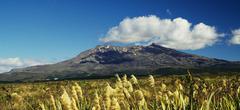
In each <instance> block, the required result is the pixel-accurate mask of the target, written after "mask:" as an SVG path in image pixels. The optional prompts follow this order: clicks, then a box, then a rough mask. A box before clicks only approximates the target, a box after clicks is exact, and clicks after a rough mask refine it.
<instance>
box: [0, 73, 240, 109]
mask: <svg viewBox="0 0 240 110" xmlns="http://www.w3.org/2000/svg"><path fill="white" fill-rule="evenodd" d="M239 84H240V82H239V80H238V79H236V78H235V79H234V78H224V77H223V78H219V79H210V80H209V79H207V78H205V79H204V78H200V77H193V76H192V75H191V73H190V72H188V74H187V75H185V76H180V77H164V78H161V77H155V78H154V76H152V75H149V77H147V78H143V77H141V78H140V79H137V78H136V77H135V76H134V75H131V76H130V78H128V76H127V75H123V76H122V77H120V76H119V75H116V78H115V79H109V80H93V81H80V82H79V81H60V82H47V83H33V84H32V83H26V84H15V85H14V84H4V85H0V88H1V89H0V93H1V94H0V107H1V108H0V110H36V109H38V110H239V108H240V85H239Z"/></svg>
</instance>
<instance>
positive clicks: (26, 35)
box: [0, 0, 240, 70]
mask: <svg viewBox="0 0 240 110" xmlns="http://www.w3.org/2000/svg"><path fill="white" fill-rule="evenodd" d="M239 6H240V1H238V0H235V1H231V0H225V1H224V0H211V1H209V0H201V1H200V0H198V1H190V0H186V1H184V0H183V1H181V2H180V1H179V0H176V1H172V0H161V1H160V0H108V1H107V0H102V1H99V0H1V1H0V44H1V46H0V51H1V54H0V59H2V60H4V59H8V58H19V59H18V60H22V59H24V60H28V59H34V60H35V61H43V62H57V61H62V60H65V59H69V58H72V57H74V56H76V55H77V54H79V53H80V52H82V51H84V50H86V49H89V48H93V47H95V46H96V45H101V44H104V43H103V42H101V41H99V38H102V37H105V35H106V34H107V32H108V31H109V29H110V28H112V27H113V26H117V25H119V23H120V22H121V21H122V20H123V19H124V18H126V17H129V18H133V17H139V16H149V15H154V16H156V17H159V18H161V19H175V18H177V17H181V18H184V19H186V20H188V21H189V22H190V23H192V24H193V25H195V24H198V23H200V22H203V23H205V24H207V25H209V26H214V27H215V28H216V30H217V31H218V32H219V33H224V34H225V36H224V37H222V38H220V41H218V42H216V43H214V44H213V45H212V46H206V47H204V48H201V49H197V50H196V49H195V50H184V51H185V52H189V53H194V54H199V55H203V56H208V57H215V58H221V59H227V60H240V51H239V50H240V45H232V44H229V43H228V40H229V39H231V37H232V35H231V31H233V30H235V29H238V28H240V14H239V10H240V7H239ZM126 45H127V44H126ZM8 60H9V59H8ZM8 60H4V61H5V62H6V61H8ZM15 60H16V59H15ZM2 63H4V62H2ZM0 65H1V61H0ZM5 66H6V65H5ZM0 70H1V68H0Z"/></svg>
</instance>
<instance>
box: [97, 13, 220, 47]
mask: <svg viewBox="0 0 240 110" xmlns="http://www.w3.org/2000/svg"><path fill="white" fill-rule="evenodd" d="M221 36H222V34H220V33H217V31H216V29H215V27H214V26H209V25H206V24H204V23H198V24H196V25H192V23H190V22H189V21H188V20H186V19H184V18H180V17H179V18H175V19H160V18H159V17H157V16H154V15H151V16H141V17H134V18H125V19H124V20H123V21H121V22H120V23H119V25H118V26H115V27H112V28H111V29H110V30H109V31H108V32H107V34H106V36H105V37H103V38H100V41H102V42H119V43H145V44H150V43H156V44H159V45H162V46H164V47H168V48H173V49H178V50H196V49H201V48H204V47H207V46H211V45H213V44H215V43H216V42H217V41H218V40H219V38H220V37H221Z"/></svg>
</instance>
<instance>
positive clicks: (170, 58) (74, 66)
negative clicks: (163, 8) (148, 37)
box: [0, 44, 240, 81]
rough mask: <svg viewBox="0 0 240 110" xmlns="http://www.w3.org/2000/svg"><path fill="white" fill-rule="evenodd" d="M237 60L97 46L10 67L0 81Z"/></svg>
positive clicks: (91, 75) (229, 64)
mask: <svg viewBox="0 0 240 110" xmlns="http://www.w3.org/2000/svg"><path fill="white" fill-rule="evenodd" d="M239 64H240V63H239V62H230V61H226V60H220V59H214V58H207V57H203V56H198V55H193V54H188V53H184V52H181V51H177V50H174V49H170V48H165V47H162V46H159V45H156V44H151V45H149V46H127V47H120V46H110V45H105V46H97V47H96V48H93V49H90V50H87V51H84V52H82V53H80V54H79V55H78V56H76V57H74V58H72V59H69V60H66V61H63V62H59V63H56V64H51V65H41V66H33V67H27V68H22V69H13V70H11V71H10V72H7V73H4V74H0V81H39V80H53V79H55V80H56V79H75V78H76V79H77V78H100V77H106V76H113V75H114V74H116V73H135V74H137V75H144V74H148V73H158V72H159V70H164V69H179V68H180V69H196V68H212V67H218V68H230V69H231V67H233V68H240V66H239Z"/></svg>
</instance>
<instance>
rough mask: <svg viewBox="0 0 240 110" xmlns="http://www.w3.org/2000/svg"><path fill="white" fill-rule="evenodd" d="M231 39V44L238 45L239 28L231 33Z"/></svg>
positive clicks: (239, 37) (239, 38)
mask: <svg viewBox="0 0 240 110" xmlns="http://www.w3.org/2000/svg"><path fill="white" fill-rule="evenodd" d="M232 35H233V37H232V38H231V39H230V43H231V44H238V45H239V44H240V28H239V29H236V30H233V31H232Z"/></svg>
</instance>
